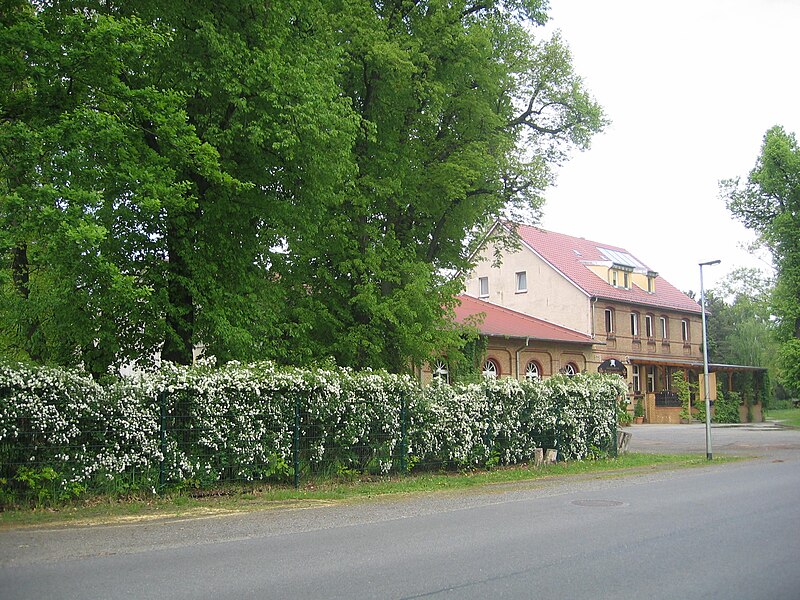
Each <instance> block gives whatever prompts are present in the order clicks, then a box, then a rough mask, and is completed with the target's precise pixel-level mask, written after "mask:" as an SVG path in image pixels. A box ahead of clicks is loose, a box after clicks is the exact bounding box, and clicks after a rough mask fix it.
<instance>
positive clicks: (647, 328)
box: [644, 315, 653, 338]
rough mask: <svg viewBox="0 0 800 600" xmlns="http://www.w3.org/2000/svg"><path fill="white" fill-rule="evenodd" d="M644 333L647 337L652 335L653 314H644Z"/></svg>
mask: <svg viewBox="0 0 800 600" xmlns="http://www.w3.org/2000/svg"><path fill="white" fill-rule="evenodd" d="M644 333H645V335H646V336H647V337H649V338H651V337H653V315H645V316H644Z"/></svg>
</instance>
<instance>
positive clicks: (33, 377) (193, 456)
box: [0, 362, 625, 491]
mask: <svg viewBox="0 0 800 600" xmlns="http://www.w3.org/2000/svg"><path fill="white" fill-rule="evenodd" d="M624 393H625V385H624V382H622V380H621V379H619V378H617V377H608V376H600V375H577V376H575V377H573V378H567V377H562V376H558V377H553V378H551V379H548V380H545V381H531V382H527V381H526V382H518V381H516V380H511V379H501V380H494V379H487V380H485V381H483V382H481V383H478V384H470V385H460V386H459V385H457V386H450V385H446V384H439V383H434V384H433V385H431V386H428V387H424V388H423V387H421V386H420V385H419V384H418V383H417V382H415V381H413V380H412V379H410V378H409V377H405V376H399V375H390V374H387V373H381V372H372V371H364V372H354V371H350V370H345V369H297V368H279V367H276V366H275V365H274V364H272V363H267V362H262V363H253V364H250V365H241V364H238V363H235V362H232V363H229V364H226V365H223V366H221V367H214V366H212V365H199V366H195V367H181V366H175V365H165V366H164V367H163V368H162V369H161V370H160V371H159V372H157V373H149V374H138V375H136V376H135V377H132V378H128V379H122V380H119V381H117V382H115V383H111V384H107V385H99V384H97V383H95V382H94V381H92V380H91V378H89V377H88V376H85V375H83V374H80V373H76V372H74V371H67V370H64V369H54V368H45V367H30V366H25V365H9V364H6V365H2V364H0V484H2V485H3V486H5V487H6V488H7V489H8V488H13V486H14V485H17V487H18V488H19V487H20V486H21V485H22V483H25V484H26V485H28V486H30V487H31V489H33V488H34V487H35V486H36V485H40V484H41V482H43V481H46V482H48V483H50V484H52V485H54V486H60V488H61V489H70V486H73V487H72V488H71V489H73V490H76V489H77V490H78V491H80V489H81V487H80V486H89V487H94V486H95V485H96V484H97V482H98V481H101V480H108V479H114V478H119V477H123V478H124V477H130V476H132V475H133V474H138V477H140V478H144V479H146V480H147V481H149V482H150V483H151V484H152V485H153V486H155V485H157V483H158V481H159V480H162V481H166V482H173V483H180V482H184V483H185V482H191V483H192V484H193V485H198V486H199V485H204V484H208V483H211V482H215V481H231V480H240V481H241V480H246V481H249V480H264V479H277V480H284V481H288V480H290V478H292V477H293V476H294V475H295V465H296V464H297V465H298V466H299V468H300V469H301V471H300V472H298V473H297V475H298V476H299V475H301V474H302V475H305V474H312V473H323V474H338V475H341V474H344V473H355V472H357V473H364V472H369V473H388V472H390V471H398V470H401V469H402V468H403V467H407V466H408V465H417V464H422V465H429V466H446V467H472V466H484V465H496V464H514V463H520V462H524V461H528V460H530V459H531V458H532V457H533V455H534V450H535V448H537V447H547V448H556V449H558V451H559V454H560V456H561V457H562V458H564V459H582V458H586V457H591V456H593V455H596V454H598V453H601V452H603V451H604V449H605V450H610V449H611V447H612V444H613V443H614V441H613V440H614V436H615V434H614V431H615V425H616V398H617V397H618V396H619V395H621V394H624ZM296 425H297V426H298V429H297V431H296ZM295 434H297V440H298V441H299V444H297V445H295V439H296V438H295ZM37 482H39V483H37ZM74 486H78V487H77V488H76V487H74Z"/></svg>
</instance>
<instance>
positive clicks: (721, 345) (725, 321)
mask: <svg viewBox="0 0 800 600" xmlns="http://www.w3.org/2000/svg"><path fill="white" fill-rule="evenodd" d="M772 290H773V282H772V280H771V279H770V278H768V277H765V276H764V275H763V274H762V273H761V272H760V271H758V270H757V269H746V268H742V269H737V270H735V271H733V272H732V273H730V274H729V275H728V278H727V279H726V280H725V281H723V282H722V283H721V284H720V285H719V286H717V287H716V288H714V289H712V290H709V292H708V293H707V294H706V303H707V308H708V310H709V314H708V338H709V347H708V352H709V359H710V360H711V361H712V362H715V363H724V364H735V365H752V366H758V367H769V368H772V367H774V364H775V358H776V354H777V344H776V339H775V331H774V329H775V327H774V324H773V322H772V313H771V294H772Z"/></svg>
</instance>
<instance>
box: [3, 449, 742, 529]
mask: <svg viewBox="0 0 800 600" xmlns="http://www.w3.org/2000/svg"><path fill="white" fill-rule="evenodd" d="M731 460H736V459H735V458H729V457H721V458H717V459H715V460H714V462H715V463H720V462H728V461H731ZM707 464H708V461H707V460H706V459H705V457H701V456H698V455H697V454H637V453H629V454H624V455H622V456H620V457H618V458H607V459H599V460H591V461H572V462H563V463H557V464H554V465H546V466H542V467H533V466H529V465H517V466H513V467H500V468H496V469H491V470H474V471H465V472H458V473H414V474H411V475H407V476H405V477H399V476H393V477H381V478H357V479H352V480H347V481H343V480H330V479H328V480H316V481H314V480H312V481H308V482H305V483H304V485H303V486H302V487H301V488H300V489H294V488H292V487H284V486H270V485H258V484H255V485H250V486H242V485H227V486H222V487H219V488H214V489H203V490H182V491H180V492H174V493H168V494H165V495H163V496H151V497H146V498H145V497H140V498H137V497H125V498H112V497H97V498H92V499H90V500H86V501H84V502H82V503H80V504H72V505H65V506H62V507H59V508H38V509H31V510H22V509H20V510H7V511H4V512H0V528H10V527H25V526H50V527H52V526H69V525H91V524H102V523H123V522H131V521H137V520H149V519H169V518H191V517H201V516H207V515H214V514H226V513H236V512H248V511H255V510H268V509H276V508H287V507H310V506H314V505H318V504H330V503H334V502H347V501H359V500H364V499H371V498H376V497H387V496H392V495H395V496H399V495H407V494H426V493H436V492H442V491H451V492H457V491H459V490H469V489H475V488H479V487H481V486H483V487H487V486H495V485H502V484H520V485H522V484H525V483H530V484H534V483H535V482H537V481H541V480H544V479H554V478H563V477H578V476H590V477H620V476H625V475H633V474H636V473H641V472H652V471H654V470H668V469H678V468H688V467H698V466H704V465H707Z"/></svg>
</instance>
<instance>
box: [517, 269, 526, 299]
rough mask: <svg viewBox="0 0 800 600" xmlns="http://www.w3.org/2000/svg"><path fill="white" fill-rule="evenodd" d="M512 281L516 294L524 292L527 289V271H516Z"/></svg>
mask: <svg viewBox="0 0 800 600" xmlns="http://www.w3.org/2000/svg"><path fill="white" fill-rule="evenodd" d="M514 283H515V285H516V290H517V294H524V293H525V292H527V291H528V272H527V271H517V272H516V273H514Z"/></svg>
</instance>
